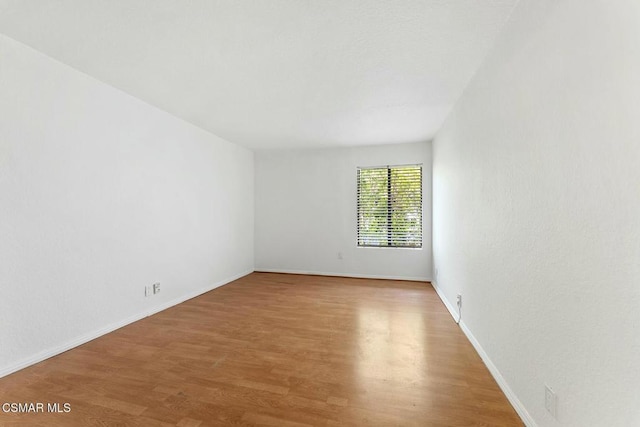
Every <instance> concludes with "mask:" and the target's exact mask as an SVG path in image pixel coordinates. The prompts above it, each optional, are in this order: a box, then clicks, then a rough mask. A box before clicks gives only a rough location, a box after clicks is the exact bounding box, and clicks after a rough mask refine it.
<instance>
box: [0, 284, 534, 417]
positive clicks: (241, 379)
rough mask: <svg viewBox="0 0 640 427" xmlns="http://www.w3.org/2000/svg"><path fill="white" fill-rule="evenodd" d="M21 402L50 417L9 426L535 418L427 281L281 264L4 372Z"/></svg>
mask: <svg viewBox="0 0 640 427" xmlns="http://www.w3.org/2000/svg"><path fill="white" fill-rule="evenodd" d="M12 402H15V403H25V402H33V403H36V402H42V403H44V410H45V413H27V414H20V413H4V412H2V411H1V410H0V425H1V426H29V427H32V426H47V427H49V426H65V427H67V426H145V427H146V426H182V427H195V426H209V425H243V426H248V425H261V426H309V425H310V426H347V425H349V426H522V425H523V424H522V422H521V421H520V419H519V418H518V416H517V415H516V413H515V411H514V410H513V408H512V407H511V406H510V405H509V403H508V401H507V399H506V398H505V396H504V395H503V394H502V392H501V391H500V389H499V388H498V386H497V385H496V383H495V381H494V380H493V378H492V377H491V375H490V374H489V372H488V371H487V369H486V367H485V366H484V365H483V364H482V362H481V360H480V357H479V356H478V355H477V353H476V352H475V350H474V349H473V347H472V346H471V344H470V343H469V342H468V341H467V339H466V338H465V336H464V335H463V334H462V332H461V331H460V329H459V328H458V327H457V325H456V324H455V323H454V321H453V319H452V318H451V316H450V315H449V314H448V312H447V311H446V308H445V307H444V306H443V304H442V302H441V301H440V300H439V299H438V297H437V295H436V293H435V292H434V290H433V288H432V287H431V286H430V285H429V284H428V283H417V282H402V281H382V280H367V279H346V278H336V277H319V276H300V275H285V274H270V273H253V274H250V275H249V276H246V277H244V278H242V279H240V280H237V281H235V282H233V283H231V284H228V285H226V286H223V287H221V288H218V289H216V290H214V291H212V292H209V293H207V294H204V295H202V296H200V297H198V298H195V299H192V300H190V301H187V302H185V303H183V304H180V305H179V306H176V307H173V308H171V309H168V310H166V311H163V312H161V313H159V314H157V315H154V316H152V317H148V318H146V319H144V320H141V321H139V322H136V323H134V324H131V325H129V326H126V327H124V328H122V329H119V330H117V331H115V332H113V333H110V334H108V335H106V336H104V337H101V338H99V339H96V340H94V341H91V342H89V343H87V344H85V345H82V346H80V347H77V348H75V349H73V350H70V351H68V352H66V353H63V354H61V355H59V356H56V357H54V358H51V359H49V360H46V361H44V362H42V363H39V364H37V365H35V366H32V367H30V368H27V369H24V370H22V371H20V372H17V373H15V374H12V375H9V376H7V377H5V378H2V379H0V405H1V404H3V403H12ZM47 403H60V411H61V412H59V413H47V412H46V411H47V409H48V408H47ZM64 403H68V404H69V405H70V409H71V411H70V412H67V413H65V412H64V406H63V404H64Z"/></svg>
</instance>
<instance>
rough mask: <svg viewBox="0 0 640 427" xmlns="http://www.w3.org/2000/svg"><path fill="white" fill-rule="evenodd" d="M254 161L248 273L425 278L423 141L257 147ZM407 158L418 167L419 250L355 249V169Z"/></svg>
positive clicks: (427, 152) (427, 156)
mask: <svg viewBox="0 0 640 427" xmlns="http://www.w3.org/2000/svg"><path fill="white" fill-rule="evenodd" d="M255 162H256V169H255V179H256V182H255V189H256V201H255V203H256V234H255V245H256V246H255V251H256V252H255V259H256V270H260V271H282V272H301V273H317V274H329V275H346V276H363V277H384V278H404V279H417V280H429V279H430V278H431V258H432V257H431V144H430V143H415V144H399V145H384V146H374V147H361V148H334V149H316V150H276V151H265V152H258V153H256V159H255ZM411 163H413V164H415V163H422V164H423V193H424V194H423V200H424V206H423V208H424V209H423V242H424V244H423V248H422V249H399V248H358V247H357V246H356V220H357V217H356V201H357V200H356V188H357V183H356V169H357V167H358V166H381V165H397V164H411ZM339 252H340V253H342V259H338V253H339Z"/></svg>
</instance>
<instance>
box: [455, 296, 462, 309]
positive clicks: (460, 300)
mask: <svg viewBox="0 0 640 427" xmlns="http://www.w3.org/2000/svg"><path fill="white" fill-rule="evenodd" d="M456 304H457V305H458V308H460V307H462V294H458V296H456Z"/></svg>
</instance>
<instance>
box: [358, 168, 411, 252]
mask: <svg viewBox="0 0 640 427" xmlns="http://www.w3.org/2000/svg"><path fill="white" fill-rule="evenodd" d="M358 246H382V247H396V248H421V247H422V166H421V165H405V166H386V167H375V168H358Z"/></svg>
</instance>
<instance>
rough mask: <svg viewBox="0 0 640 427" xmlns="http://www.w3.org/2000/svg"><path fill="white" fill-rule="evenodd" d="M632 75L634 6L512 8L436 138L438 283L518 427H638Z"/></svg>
mask: <svg viewBox="0 0 640 427" xmlns="http://www.w3.org/2000/svg"><path fill="white" fill-rule="evenodd" d="M639 70H640V2H637V1H631V0H628V1H589V2H585V1H580V0H564V1H557V0H536V1H533V0H522V1H521V3H520V4H519V6H518V7H517V9H516V11H515V12H514V14H513V16H512V18H511V20H510V22H509V23H508V25H507V27H506V29H505V32H504V33H503V34H502V36H501V37H500V38H499V41H498V44H497V46H496V47H495V49H494V50H493V52H492V53H491V54H490V56H489V57H488V58H487V60H486V62H485V63H484V65H483V66H482V67H481V69H480V70H479V71H478V73H477V74H476V76H475V78H474V80H473V81H472V83H471V85H470V86H469V87H468V88H467V90H466V92H465V94H464V96H463V97H462V99H461V100H460V101H459V103H458V104H457V106H456V108H455V110H454V112H453V113H452V114H451V115H450V116H449V118H448V119H447V121H446V123H445V126H444V128H443V129H442V130H441V131H440V133H439V134H438V136H437V138H436V140H435V142H434V170H433V175H434V183H433V191H434V194H433V204H434V211H433V216H434V218H433V221H434V240H433V247H434V259H435V268H437V270H438V277H437V285H438V287H439V288H440V291H441V292H442V294H443V295H444V296H445V298H446V300H447V302H448V303H449V304H450V305H452V306H455V295H456V293H458V292H461V293H462V294H463V310H462V319H463V326H464V327H465V328H466V330H467V331H468V333H469V334H470V335H471V336H472V337H473V338H474V339H475V340H477V343H476V344H478V345H479V347H480V349H481V353H484V356H485V357H487V358H488V359H487V360H488V361H489V362H490V364H491V365H493V368H494V369H495V370H497V371H498V372H499V374H500V376H501V377H502V379H503V380H504V383H503V385H506V386H507V387H508V389H507V391H508V394H510V396H511V397H512V398H513V399H514V402H515V403H516V404H517V405H520V404H521V405H522V407H520V408H519V409H520V410H521V412H522V413H523V414H524V415H525V419H527V422H528V424H529V425H536V424H537V425H539V426H575V427H590V426H638V425H640V405H639V404H638V403H640V400H639V399H640V71H639ZM544 384H548V385H549V386H551V387H552V388H553V389H554V390H555V392H556V393H557V396H558V414H557V419H554V418H553V417H552V416H551V415H550V414H549V413H547V412H546V410H545V406H544ZM525 412H526V413H525Z"/></svg>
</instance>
